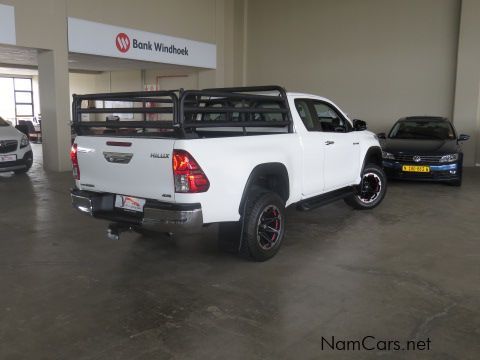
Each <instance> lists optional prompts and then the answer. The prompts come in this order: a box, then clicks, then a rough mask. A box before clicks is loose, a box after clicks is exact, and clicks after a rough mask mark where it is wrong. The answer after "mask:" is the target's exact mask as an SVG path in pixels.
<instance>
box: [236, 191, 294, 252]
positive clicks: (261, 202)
mask: <svg viewBox="0 0 480 360" xmlns="http://www.w3.org/2000/svg"><path fill="white" fill-rule="evenodd" d="M243 221H244V222H243V237H242V242H241V245H240V253H241V254H242V255H243V256H245V257H248V258H250V259H253V260H255V261H265V260H268V259H270V258H271V257H273V256H274V255H275V254H276V253H277V252H278V250H279V249H280V245H281V243H282V240H283V237H284V235H285V202H284V201H283V200H282V199H281V198H280V196H278V195H277V194H275V193H273V192H260V193H255V194H253V195H252V197H251V199H249V200H248V201H247V204H246V208H245V217H244V220H243Z"/></svg>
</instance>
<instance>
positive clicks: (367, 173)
mask: <svg viewBox="0 0 480 360" xmlns="http://www.w3.org/2000/svg"><path fill="white" fill-rule="evenodd" d="M386 192H387V177H386V176H385V172H384V171H383V169H382V168H381V167H379V166H377V165H375V164H367V165H366V166H365V168H364V169H363V173H362V181H361V183H360V185H359V187H358V190H357V193H356V194H353V195H351V196H349V197H347V198H345V202H346V203H347V204H348V205H350V206H351V207H353V208H354V209H358V210H366V209H373V208H374V207H376V206H378V205H379V204H380V203H381V202H382V200H383V198H384V197H385V194H386Z"/></svg>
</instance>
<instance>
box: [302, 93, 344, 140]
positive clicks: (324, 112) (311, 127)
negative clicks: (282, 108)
mask: <svg viewBox="0 0 480 360" xmlns="http://www.w3.org/2000/svg"><path fill="white" fill-rule="evenodd" d="M295 107H296V109H297V112H298V115H299V116H300V118H301V119H302V121H303V124H304V125H305V127H306V128H307V130H308V131H322V132H348V131H350V130H351V128H352V127H351V125H350V123H349V122H348V120H346V119H345V118H343V116H341V115H340V114H339V112H338V111H337V110H335V109H334V108H333V107H332V106H330V105H329V104H327V103H324V102H322V101H315V100H311V99H297V100H295Z"/></svg>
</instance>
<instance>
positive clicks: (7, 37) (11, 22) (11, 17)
mask: <svg viewBox="0 0 480 360" xmlns="http://www.w3.org/2000/svg"><path fill="white" fill-rule="evenodd" d="M16 43H17V37H16V34H15V8H14V7H13V6H9V5H3V4H0V44H10V45H15V44H16Z"/></svg>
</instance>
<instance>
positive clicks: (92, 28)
mask: <svg viewBox="0 0 480 360" xmlns="http://www.w3.org/2000/svg"><path fill="white" fill-rule="evenodd" d="M68 50H69V51H70V52H75V53H82V54H92V55H100V56H110V57H116V58H125V59H133V60H142V61H151V62H158V63H167V64H176V65H186V66H195V67H201V68H207V69H215V68H216V60H217V55H216V53H217V47H216V45H214V44H209V43H205V42H199V41H193V40H187V39H182V38H177V37H172V36H167V35H162V34H156V33H150V32H145V31H140V30H135V29H129V28H124V27H120V26H113V25H107V24H102V23H98V22H93V21H88V20H82V19H76V18H71V17H69V18H68Z"/></svg>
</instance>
